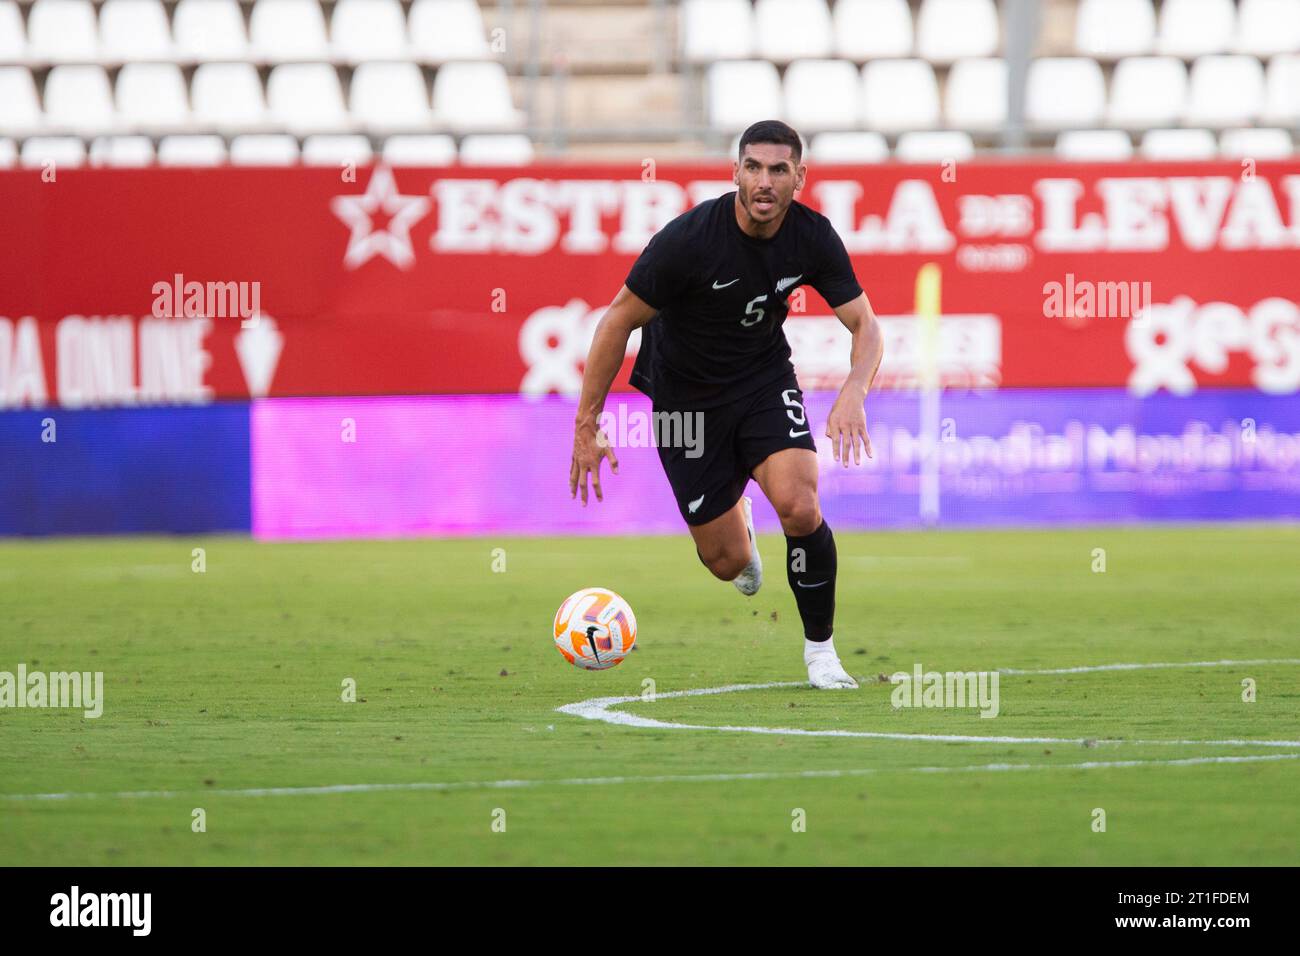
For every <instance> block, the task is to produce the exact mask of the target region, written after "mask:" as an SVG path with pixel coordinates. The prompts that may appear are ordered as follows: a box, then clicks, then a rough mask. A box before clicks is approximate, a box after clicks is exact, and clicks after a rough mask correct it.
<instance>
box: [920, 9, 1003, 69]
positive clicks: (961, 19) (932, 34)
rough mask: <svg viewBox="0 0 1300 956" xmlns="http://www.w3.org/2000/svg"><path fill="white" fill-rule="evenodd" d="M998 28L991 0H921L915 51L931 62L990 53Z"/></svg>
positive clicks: (994, 48) (995, 47)
mask: <svg viewBox="0 0 1300 956" xmlns="http://www.w3.org/2000/svg"><path fill="white" fill-rule="evenodd" d="M1000 42H1001V29H1000V27H999V26H998V8H997V7H996V6H995V5H994V3H993V0H921V11H920V13H918V14H917V17H916V51H917V53H918V54H920V55H921V56H922V57H924V58H925V59H927V60H929V61H930V62H932V63H951V62H952V61H953V60H959V59H962V58H965V57H975V56H992V55H994V54H995V53H997V51H998V46H999V44H1000Z"/></svg>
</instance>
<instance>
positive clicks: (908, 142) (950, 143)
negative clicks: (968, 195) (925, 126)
mask: <svg viewBox="0 0 1300 956" xmlns="http://www.w3.org/2000/svg"><path fill="white" fill-rule="evenodd" d="M974 155H975V143H974V142H973V141H972V140H971V138H970V135H969V134H967V133H963V132H960V131H956V130H918V131H914V132H909V133H904V134H903V135H902V136H900V137H898V145H897V146H895V147H894V157H895V158H896V159H898V160H899V161H900V162H904V163H946V162H964V161H965V160H968V159H970V158H971V157H972V156H974Z"/></svg>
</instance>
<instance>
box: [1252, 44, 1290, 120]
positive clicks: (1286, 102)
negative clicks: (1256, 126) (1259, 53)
mask: <svg viewBox="0 0 1300 956" xmlns="http://www.w3.org/2000/svg"><path fill="white" fill-rule="evenodd" d="M1267 82H1268V89H1267V90H1266V91H1265V94H1264V112H1263V114H1262V115H1261V117H1260V119H1262V120H1263V121H1264V122H1266V123H1279V124H1281V125H1283V126H1300V54H1297V53H1288V54H1283V55H1281V56H1275V57H1273V59H1271V60H1270V61H1269V63H1268V81H1267Z"/></svg>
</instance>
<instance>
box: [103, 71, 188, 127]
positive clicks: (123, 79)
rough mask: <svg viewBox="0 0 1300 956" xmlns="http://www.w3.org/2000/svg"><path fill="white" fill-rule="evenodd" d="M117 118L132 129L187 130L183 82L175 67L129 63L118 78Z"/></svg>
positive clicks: (186, 107) (186, 100) (186, 96)
mask: <svg viewBox="0 0 1300 956" xmlns="http://www.w3.org/2000/svg"><path fill="white" fill-rule="evenodd" d="M117 115H118V120H119V122H120V123H121V124H122V125H123V126H126V127H130V128H131V129H140V130H173V129H181V128H184V127H187V126H189V123H190V105H189V98H188V95H187V93H186V90H185V78H184V77H183V76H181V68H180V67H179V66H177V65H176V64H175V63H128V64H127V65H126V66H124V67H122V69H121V71H120V72H119V73H118V74H117Z"/></svg>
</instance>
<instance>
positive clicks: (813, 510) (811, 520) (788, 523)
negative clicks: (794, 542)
mask: <svg viewBox="0 0 1300 956" xmlns="http://www.w3.org/2000/svg"><path fill="white" fill-rule="evenodd" d="M776 514H777V517H778V518H780V519H781V530H782V531H784V532H785V533H786V534H787V535H789V536H790V537H792V538H802V537H803V536H804V535H809V534H812V533H813V532H814V531H816V530H817V528H818V527H819V526H820V525H821V523H822V511H821V507H820V506H819V505H818V503H817V492H815V491H813V490H812V489H807V490H806V491H800V492H798V493H797V494H792V495H788V496H786V497H783V498H782V499H781V500H780V501H778V502H776Z"/></svg>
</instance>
